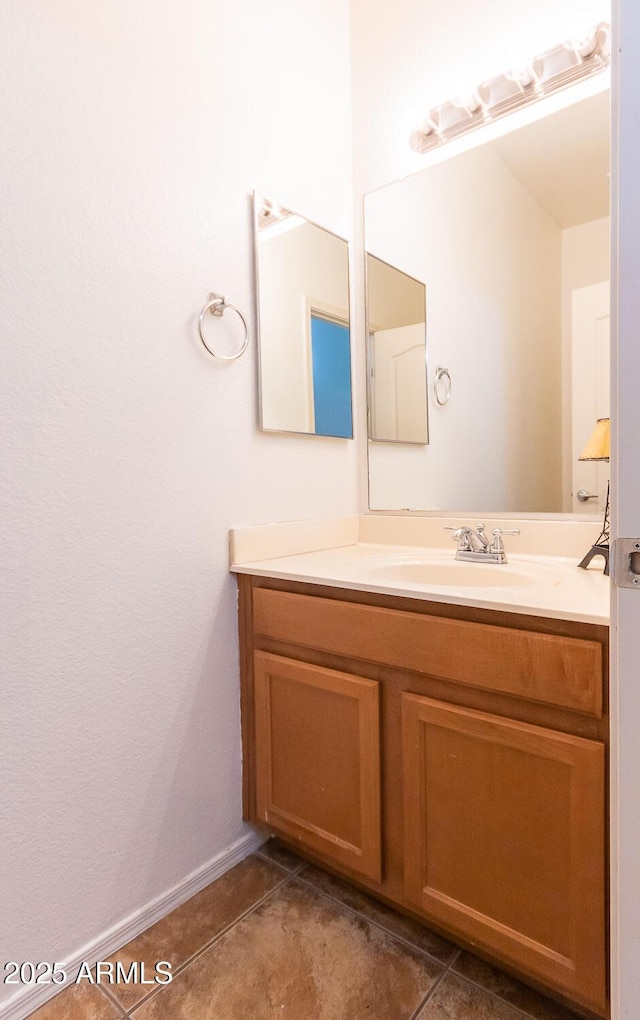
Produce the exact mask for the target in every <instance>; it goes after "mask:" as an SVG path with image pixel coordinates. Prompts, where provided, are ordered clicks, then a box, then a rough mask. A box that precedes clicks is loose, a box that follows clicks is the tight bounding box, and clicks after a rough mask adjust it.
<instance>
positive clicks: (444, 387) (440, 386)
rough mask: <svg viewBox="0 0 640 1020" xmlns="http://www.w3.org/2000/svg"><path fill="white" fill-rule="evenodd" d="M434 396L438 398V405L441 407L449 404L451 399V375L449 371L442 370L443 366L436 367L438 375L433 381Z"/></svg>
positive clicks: (446, 369)
mask: <svg viewBox="0 0 640 1020" xmlns="http://www.w3.org/2000/svg"><path fill="white" fill-rule="evenodd" d="M433 395H434V397H435V398H436V404H439V406H440V407H444V405H445V404H448V403H449V400H450V398H451V376H450V375H449V369H448V368H442V366H441V365H437V366H436V374H435V378H434V380H433Z"/></svg>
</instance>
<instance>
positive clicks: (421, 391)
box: [365, 252, 429, 446]
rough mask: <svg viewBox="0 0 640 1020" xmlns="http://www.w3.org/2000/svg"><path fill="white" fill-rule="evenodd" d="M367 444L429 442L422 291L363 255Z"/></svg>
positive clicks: (409, 279) (403, 275)
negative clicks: (365, 317) (370, 440)
mask: <svg viewBox="0 0 640 1020" xmlns="http://www.w3.org/2000/svg"><path fill="white" fill-rule="evenodd" d="M365 268H366V292H367V358H368V380H369V404H368V406H369V439H372V440H374V441H375V442H378V443H380V442H383V443H416V444H420V445H423V446H424V445H426V444H427V443H428V442H429V423H428V414H427V333H426V328H427V326H426V287H425V285H424V283H420V281H419V280H415V279H414V278H413V277H412V276H408V275H407V273H403V272H401V271H400V270H399V269H396V268H395V266H390V265H389V264H388V263H387V262H383V261H382V260H381V259H378V258H376V257H375V256H374V255H370V254H369V253H368V252H367V253H366V267H365Z"/></svg>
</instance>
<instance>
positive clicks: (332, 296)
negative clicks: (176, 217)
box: [254, 194, 353, 439]
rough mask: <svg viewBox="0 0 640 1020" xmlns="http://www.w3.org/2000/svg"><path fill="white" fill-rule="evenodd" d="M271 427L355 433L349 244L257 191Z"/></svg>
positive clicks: (265, 421)
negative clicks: (352, 399) (352, 402)
mask: <svg viewBox="0 0 640 1020" xmlns="http://www.w3.org/2000/svg"><path fill="white" fill-rule="evenodd" d="M254 228H255V258H256V285H257V304H258V336H259V364H260V427H261V428H262V429H263V430H265V431H273V432H298V433H304V434H306V435H316V436H335V437H339V438H343V439H352V438H353V417H352V410H351V342H350V319H349V246H348V243H347V241H345V240H344V239H343V238H341V237H337V236H336V235H335V234H332V233H331V232H330V231H329V230H325V229H324V228H323V227H319V226H317V225H316V224H315V223H311V222H310V221H309V220H306V219H304V218H303V217H302V216H299V215H297V214H296V213H293V212H291V210H289V209H285V208H283V207H282V206H279V205H277V204H276V203H275V202H271V201H269V200H268V199H265V198H263V197H262V196H261V195H258V194H254Z"/></svg>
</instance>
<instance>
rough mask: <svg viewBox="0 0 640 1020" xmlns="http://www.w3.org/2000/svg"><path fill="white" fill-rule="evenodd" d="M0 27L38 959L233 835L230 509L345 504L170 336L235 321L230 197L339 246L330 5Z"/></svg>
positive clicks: (314, 467)
mask: <svg viewBox="0 0 640 1020" xmlns="http://www.w3.org/2000/svg"><path fill="white" fill-rule="evenodd" d="M0 17H1V20H2V26H1V31H0V51H1V53H0V76H1V78H2V82H1V85H0V94H1V95H2V97H3V111H4V113H3V117H4V123H3V125H2V147H1V149H0V201H1V202H2V204H3V207H4V208H3V209H2V216H1V218H2V223H3V226H2V231H1V233H0V257H1V259H2V263H3V273H2V281H1V282H0V304H1V306H2V326H1V330H2V348H3V352H2V383H3V399H2V403H1V405H0V465H1V467H0V471H1V473H2V482H3V485H2V493H1V495H0V500H1V503H0V521H1V532H0V533H1V535H2V539H1V542H0V559H1V560H2V566H1V570H2V586H3V598H2V604H1V608H0V613H1V624H2V637H1V640H0V649H1V654H2V658H3V660H4V661H3V667H2V677H3V679H2V694H1V711H0V775H1V776H2V808H1V809H0V816H1V828H2V839H1V840H0V903H1V904H2V907H1V910H0V950H1V952H0V957H1V958H2V960H8V959H15V960H47V959H51V960H53V959H55V960H60V959H64V958H65V956H66V955H67V954H71V953H74V952H77V951H79V949H80V948H81V947H82V946H83V945H84V944H85V943H86V942H88V941H89V940H90V939H92V938H94V937H97V936H98V935H99V934H100V933H101V932H103V931H104V930H105V929H106V928H108V927H109V926H111V925H113V924H116V923H118V922H119V921H120V920H121V919H122V918H124V917H125V916H126V915H128V914H129V913H130V912H132V911H134V910H135V909H137V908H138V907H140V906H141V905H143V904H146V903H148V901H150V900H151V899H152V898H153V897H155V896H158V895H161V894H162V893H163V892H164V891H165V890H166V889H167V888H168V887H169V886H171V885H172V884H173V883H176V882H178V881H180V880H181V879H182V878H183V877H184V876H185V875H187V874H188V873H189V872H190V871H191V870H192V869H195V868H198V867H199V866H201V865H202V864H204V863H205V862H207V861H209V860H211V859H212V858H214V857H215V856H216V854H218V853H219V852H220V851H221V850H223V849H224V848H225V847H228V846H229V845H230V844H231V843H232V842H233V841H234V840H236V839H237V838H238V837H239V836H240V835H241V834H242V833H243V831H244V827H243V824H242V822H241V819H240V810H241V809H240V729H239V704H238V699H239V695H238V649H237V640H236V595H235V584H234V582H233V580H232V578H231V577H230V576H229V575H228V573H227V530H228V528H229V526H230V525H234V524H235V525H241V524H248V523H258V522H261V521H270V520H278V519H283V520H284V519H292V518H300V517H309V516H314V515H318V516H331V515H338V514H342V513H345V512H353V511H354V510H355V509H356V505H357V495H356V486H357V475H356V459H355V453H354V443H350V442H349V441H338V440H326V439H316V438H286V437H282V436H266V435H261V434H259V433H258V431H257V427H256V420H257V410H256V408H257V395H256V352H255V345H254V343H253V342H252V345H251V348H250V351H249V352H248V354H247V355H246V356H245V357H244V358H243V359H242V360H241V361H240V362H238V363H236V364H234V365H233V366H231V367H227V366H224V365H220V364H217V363H215V362H214V361H213V360H212V359H211V358H210V357H209V356H208V355H206V353H205V352H204V350H203V349H202V348H201V346H200V345H199V341H198V340H197V338H196V337H197V334H196V322H197V316H198V313H199V311H200V308H201V307H202V305H203V304H204V302H205V300H206V299H207V295H208V293H209V291H211V290H217V291H221V292H223V293H225V294H227V295H228V296H229V297H230V300H232V301H234V302H235V303H237V304H238V305H239V307H240V308H241V309H243V310H244V311H245V312H246V313H247V314H248V315H249V318H250V322H251V326H252V336H254V335H255V322H254V315H253V273H252V263H251V227H250V223H251V218H250V201H249V197H248V195H249V192H250V191H252V190H253V189H254V188H258V189H260V190H261V191H262V192H263V193H265V194H268V195H275V196H277V197H278V198H279V199H280V200H281V201H282V202H284V203H286V204H287V205H288V206H290V207H292V208H294V209H296V208H299V209H304V210H305V212H306V213H307V214H308V215H309V216H310V217H312V218H313V219H315V220H316V221H317V222H320V223H323V224H326V225H327V227H329V228H330V229H332V230H334V231H336V232H337V233H340V234H342V235H344V236H349V234H350V223H351V208H352V207H351V175H350V143H351V138H350V130H351V124H350V108H349V85H350V78H349V62H348V61H349V14H348V5H347V2H346V0H323V3H322V4H321V5H318V4H316V3H314V2H312V0H302V2H301V0H274V2H273V3H271V4H268V5H265V4H264V3H262V2H260V0H244V2H243V3H242V4H240V5H232V4H220V3H211V2H209V0H190V3H188V4H187V5H186V6H185V4H184V3H180V2H178V0H165V2H163V3H162V4H149V3H148V2H144V0H126V2H125V0H113V2H111V3H109V4H99V5H96V4H88V3H86V2H83V0H58V2H57V3H55V4H52V3H44V2H42V0H5V2H4V3H3V4H2V11H1V14H0ZM283 29H284V31H283ZM327 67H330V70H331V73H330V74H327V73H326V69H327ZM318 138H321V139H322V144H321V145H318V144H317V139H318ZM208 328H209V329H210V330H211V337H212V340H214V341H216V340H217V339H218V338H222V336H223V334H225V331H226V330H229V333H231V331H232V329H233V326H232V322H231V320H229V321H228V322H227V316H225V319H224V320H223V322H220V321H217V320H215V321H211V322H210V323H209V324H208ZM220 342H222V339H220ZM9 992H10V988H8V987H7V986H2V987H1V988H0V1003H2V1002H4V1001H5V1000H6V999H7V998H8V995H9Z"/></svg>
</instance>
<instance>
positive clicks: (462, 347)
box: [365, 146, 562, 512]
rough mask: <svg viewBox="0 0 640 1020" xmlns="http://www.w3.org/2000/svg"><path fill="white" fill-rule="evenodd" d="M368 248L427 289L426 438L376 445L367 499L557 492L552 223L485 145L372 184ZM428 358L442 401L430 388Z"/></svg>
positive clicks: (398, 504) (555, 243) (464, 503)
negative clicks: (444, 379)
mask: <svg viewBox="0 0 640 1020" xmlns="http://www.w3.org/2000/svg"><path fill="white" fill-rule="evenodd" d="M365 208H366V248H367V251H369V252H371V254H373V255H377V256H378V257H380V258H382V259H385V260H386V261H388V262H390V263H392V264H393V265H397V266H399V267H400V268H402V269H403V270H405V271H406V272H408V273H410V274H411V275H412V276H415V277H417V278H418V279H420V280H424V281H425V283H426V287H427V359H428V362H429V439H430V442H429V445H428V446H422V447H410V446H403V445H400V446H397V445H388V444H384V443H371V444H370V448H369V481H370V502H371V507H372V508H374V509H378V510H379V509H406V508H408V509H430V510H436V509H446V510H459V511H474V510H475V511H477V512H480V511H481V512H486V511H505V510H510V511H519V512H526V511H534V512H545V511H554V510H557V509H559V506H560V498H561V480H562V478H561V469H562V459H561V453H562V448H561V406H560V400H561V387H560V236H561V235H560V230H559V228H558V226H557V225H556V223H555V222H554V221H553V220H552V219H551V217H550V216H549V215H548V214H547V213H546V212H545V211H544V210H543V209H542V207H541V206H540V205H539V204H538V203H537V202H536V201H535V199H534V198H533V197H532V195H531V194H530V192H529V191H528V190H527V189H526V188H525V187H524V186H523V185H522V184H521V183H520V181H519V180H518V179H517V178H516V177H515V176H514V174H513V173H512V172H511V170H510V169H509V168H508V167H507V165H506V163H505V162H504V161H503V160H502V159H501V158H500V157H499V156H498V155H497V154H496V153H495V152H494V151H493V149H492V148H491V147H490V146H482V147H479V148H476V149H473V150H471V151H470V152H466V153H464V154H463V155H460V156H457V157H456V158H455V159H452V160H449V161H448V162H446V163H440V164H438V165H436V166H433V167H431V168H429V169H428V170H425V171H423V172H422V173H418V174H415V175H413V176H412V177H409V178H407V179H406V180H404V181H402V182H401V183H398V184H395V185H392V186H390V187H388V188H383V189H380V190H378V191H376V192H374V193H373V194H371V195H368V196H367V198H366V201H365ZM437 365H442V366H445V367H446V368H447V369H448V370H449V372H450V374H451V379H452V391H451V400H450V402H449V403H448V404H447V405H446V407H439V406H437V405H436V404H435V401H434V400H433V398H432V387H433V380H434V373H435V369H436V366H437Z"/></svg>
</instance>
